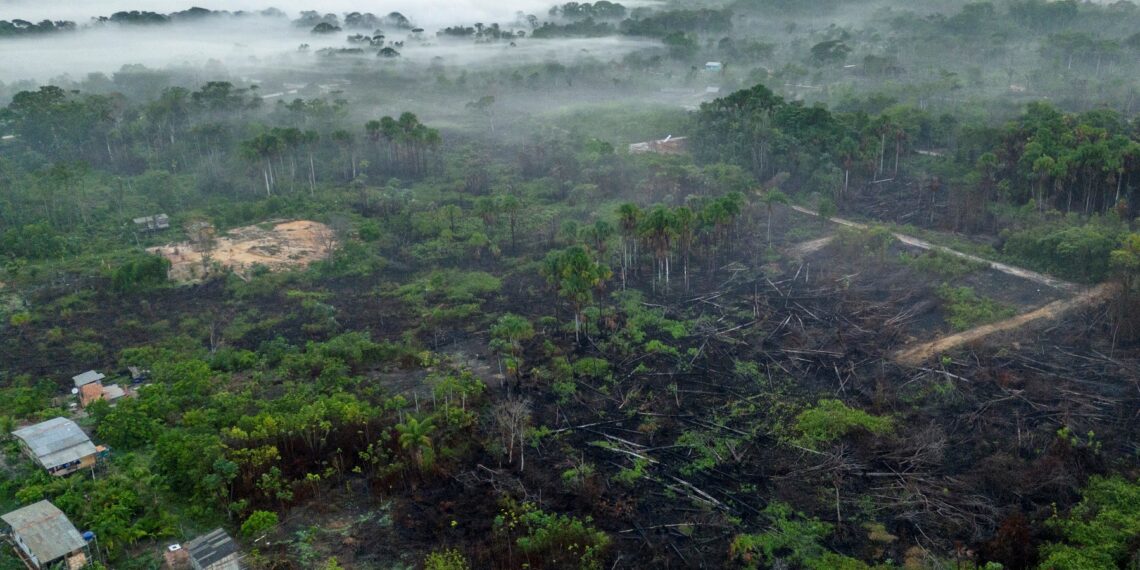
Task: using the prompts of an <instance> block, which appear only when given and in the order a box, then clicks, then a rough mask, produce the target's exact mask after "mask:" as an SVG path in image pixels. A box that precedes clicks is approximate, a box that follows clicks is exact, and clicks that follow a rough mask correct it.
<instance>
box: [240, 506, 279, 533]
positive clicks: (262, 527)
mask: <svg viewBox="0 0 1140 570" xmlns="http://www.w3.org/2000/svg"><path fill="white" fill-rule="evenodd" d="M277 523H278V520H277V513H275V512H272V511H253V513H252V514H250V515H249V518H247V519H245V522H243V523H241V534H242V536H244V537H246V538H253V537H255V536H258V535H262V534H265V533H267V532H269V531H271V530H273V529H274V528H276V527H277Z"/></svg>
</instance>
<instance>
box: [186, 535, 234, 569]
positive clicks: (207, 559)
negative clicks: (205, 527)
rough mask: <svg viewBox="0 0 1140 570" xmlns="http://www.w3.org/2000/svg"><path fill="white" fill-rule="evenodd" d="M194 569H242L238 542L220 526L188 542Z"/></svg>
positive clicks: (187, 549) (187, 547)
mask: <svg viewBox="0 0 1140 570" xmlns="http://www.w3.org/2000/svg"><path fill="white" fill-rule="evenodd" d="M186 551H187V552H188V553H189V554H190V567H191V568H193V569H194V570H241V564H240V563H239V562H238V560H239V559H240V558H241V553H240V552H238V547H237V543H236V542H234V539H232V538H230V535H228V534H226V531H224V530H222V529H220V528H218V529H214V530H213V531H211V532H209V533H208V534H205V535H202V536H199V537H198V538H195V539H194V540H191V541H190V542H187V543H186Z"/></svg>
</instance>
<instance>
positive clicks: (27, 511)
mask: <svg viewBox="0 0 1140 570" xmlns="http://www.w3.org/2000/svg"><path fill="white" fill-rule="evenodd" d="M0 520H3V521H4V522H5V523H6V524H7V525H8V526H9V527H10V528H11V536H12V540H13V542H15V543H16V546H17V547H18V548H19V550H20V553H21V554H22V555H23V556H24V557H25V558H26V559H27V562H29V563H30V565H31V566H32V567H34V568H47V567H48V566H51V565H52V564H55V563H58V562H63V561H66V565H65V567H66V568H68V569H69V570H74V569H76V568H83V567H84V566H87V564H88V562H89V561H88V556H87V541H85V540H83V536H82V535H80V534H79V531H78V530H76V528H75V525H73V524H71V521H69V520H67V515H64V514H63V511H61V510H59V508H57V507H56V506H55V505H53V504H51V503H50V502H49V501H40V502H38V503H34V504H31V505H28V506H26V507H24V508H22V509H17V510H14V511H12V512H10V513H8V514H6V515H3V516H0Z"/></svg>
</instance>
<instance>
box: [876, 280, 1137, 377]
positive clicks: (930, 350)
mask: <svg viewBox="0 0 1140 570" xmlns="http://www.w3.org/2000/svg"><path fill="white" fill-rule="evenodd" d="M1115 291H1116V284H1115V283H1101V284H1100V285H1097V286H1096V287H1093V288H1091V289H1089V290H1087V291H1085V292H1083V293H1079V294H1077V295H1076V296H1074V297H1071V298H1069V299H1061V300H1060V301H1053V302H1052V303H1049V304H1048V305H1045V306H1044V307H1041V308H1039V309H1034V310H1032V311H1029V312H1028V313H1022V314H1020V315H1017V316H1016V317H1011V318H1008V319H1006V320H1004V321H998V322H996V323H990V324H988V325H982V326H980V327H975V328H972V329H970V330H967V331H962V332H960V333H956V334H952V335H950V336H944V337H942V338H940V339H938V340H935V341H931V342H925V343H922V344H920V345H918V346H914V347H911V348H908V349H905V350H900V351H899V352H896V353H895V356H894V360H895V362H898V363H899V364H902V365H904V366H918V365H920V364H922V363H923V362H926V361H927V360H930V359H932V358H935V357H937V356H938V355H939V354H942V353H944V352H947V351H949V350H952V349H954V348H957V347H959V346H961V345H963V344H968V343H971V342H973V341H975V340H978V339H981V338H984V337H987V336H989V335H991V334H994V333H999V332H1005V331H1009V330H1013V329H1016V328H1018V327H1021V326H1024V325H1026V324H1029V323H1031V322H1033V321H1039V320H1043V319H1055V318H1057V317H1060V316H1061V315H1063V314H1065V313H1067V312H1069V311H1071V310H1073V309H1079V308H1081V307H1085V306H1088V305H1093V304H1096V303H1100V302H1102V301H1104V300H1106V299H1108V298H1109V297H1111V296H1112V294H1113V293H1114V292H1115Z"/></svg>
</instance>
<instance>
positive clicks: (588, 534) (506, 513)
mask: <svg viewBox="0 0 1140 570" xmlns="http://www.w3.org/2000/svg"><path fill="white" fill-rule="evenodd" d="M592 522H593V521H592V519H590V517H586V518H585V519H579V518H577V517H571V516H567V515H561V514H550V513H546V512H544V511H542V510H541V509H539V508H538V507H537V506H535V505H534V504H533V503H523V504H521V505H518V504H516V503H514V502H513V501H512V502H509V503H508V504H507V506H506V507H504V508H503V510H502V512H501V513H500V514H499V516H497V517H495V522H494V528H495V531H496V533H498V534H500V535H501V536H505V537H506V538H507V539H508V540H514V542H515V544H516V545H518V547H519V550H521V551H522V553H523V554H525V555H526V556H527V557H528V558H533V559H534V560H535V561H542V563H543V566H542V567H543V568H578V569H582V570H595V569H600V568H601V567H602V556H603V552H604V551H605V549H606V548H607V547H608V546H609V544H610V537H609V536H607V535H606V533H604V532H602V531H600V530H598V529H596V528H594V527H593V526H592V524H591V523H592Z"/></svg>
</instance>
